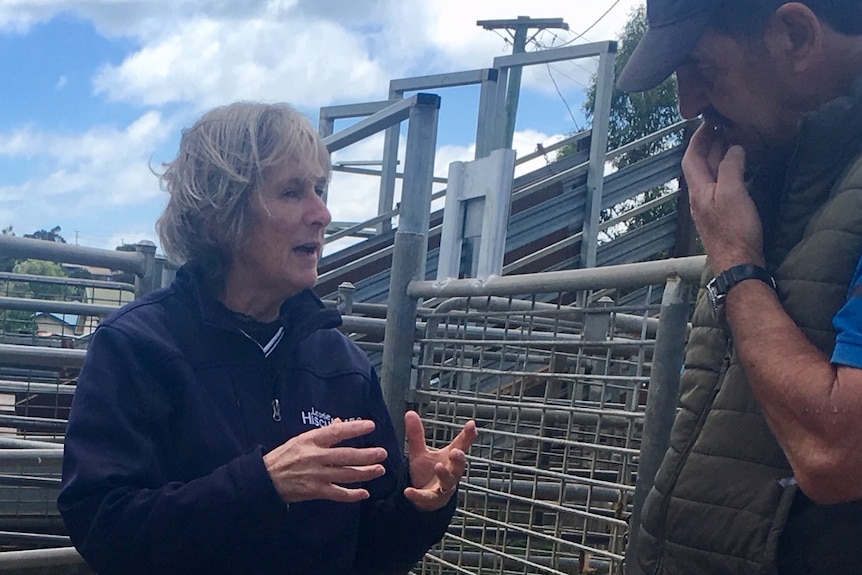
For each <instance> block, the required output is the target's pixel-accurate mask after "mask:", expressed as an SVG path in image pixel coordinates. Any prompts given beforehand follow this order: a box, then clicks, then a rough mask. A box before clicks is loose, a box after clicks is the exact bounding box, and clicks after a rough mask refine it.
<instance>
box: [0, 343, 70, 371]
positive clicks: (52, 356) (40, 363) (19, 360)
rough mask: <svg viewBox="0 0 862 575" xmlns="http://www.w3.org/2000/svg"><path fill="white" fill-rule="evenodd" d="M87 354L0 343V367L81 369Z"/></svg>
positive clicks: (60, 349) (52, 348) (61, 349)
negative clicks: (22, 366) (27, 366)
mask: <svg viewBox="0 0 862 575" xmlns="http://www.w3.org/2000/svg"><path fill="white" fill-rule="evenodd" d="M86 355H87V352H86V351H85V350H83V349H64V348H55V347H40V346H29V345H13V344H8V343H0V365H29V366H37V367H54V368H59V367H65V368H70V367H81V366H82V365H84V358H85V357H86Z"/></svg>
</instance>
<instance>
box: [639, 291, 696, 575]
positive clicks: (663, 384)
mask: <svg viewBox="0 0 862 575" xmlns="http://www.w3.org/2000/svg"><path fill="white" fill-rule="evenodd" d="M688 288H689V286H688V283H686V282H684V281H683V280H682V279H680V278H679V277H676V276H675V277H671V278H669V279H668V280H667V283H666V284H665V287H664V295H663V296H662V301H661V312H660V316H659V317H660V319H659V326H658V332H657V333H656V339H655V349H654V351H653V363H652V369H651V371H650V378H649V393H648V394H647V406H646V414H645V416H644V429H643V439H642V441H641V452H640V457H639V460H638V461H639V463H638V478H637V483H636V485H635V496H634V508H633V510H632V516H631V522H630V523H629V543H628V548H627V549H626V572H627V573H629V574H633V573H635V572H636V570H635V564H636V562H637V540H638V534H639V530H640V518H641V511H642V510H643V504H644V500H645V499H646V496H647V493H649V491H650V489H652V486H653V482H654V481H655V475H656V472H658V468H659V465H661V462H662V459H664V454H665V452H666V451H667V448H668V446H669V445H670V430H671V427H672V426H673V420H674V418H675V417H676V408H677V405H678V403H679V378H680V371H681V368H682V364H683V356H684V353H685V339H686V328H687V324H688V292H689V289H688Z"/></svg>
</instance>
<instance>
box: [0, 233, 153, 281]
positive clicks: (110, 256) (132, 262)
mask: <svg viewBox="0 0 862 575" xmlns="http://www.w3.org/2000/svg"><path fill="white" fill-rule="evenodd" d="M0 252H2V253H3V255H5V256H10V257H14V258H33V259H37V260H48V261H52V262H62V263H70V264H81V265H87V266H98V267H104V268H110V269H115V270H123V271H128V272H132V273H136V274H139V275H140V274H143V273H144V271H145V270H144V267H145V265H146V262H145V260H146V258H145V256H144V254H142V253H140V252H121V251H116V250H105V249H98V248H87V247H83V246H76V245H71V244H61V243H58V242H46V241H44V240H36V239H31V238H19V237H17V236H6V235H0Z"/></svg>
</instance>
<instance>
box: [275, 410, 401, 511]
mask: <svg viewBox="0 0 862 575" xmlns="http://www.w3.org/2000/svg"><path fill="white" fill-rule="evenodd" d="M372 431H374V422H373V421H371V420H367V419H362V420H357V421H346V422H345V421H341V420H340V419H336V420H335V421H333V422H332V424H330V425H327V426H326V427H321V428H318V429H312V430H311V431H306V432H305V433H301V434H299V435H297V436H296V437H294V438H292V439H290V440H289V441H286V442H285V443H282V444H281V445H279V446H278V447H276V448H275V449H273V450H272V451H270V452H269V453H267V454H266V455H264V456H263V462H264V465H266V470H267V471H268V472H269V476H270V478H271V479H272V483H273V485H274V486H275V489H276V491H278V494H279V495H280V496H281V498H282V499H283V500H284V501H285V502H286V503H296V502H297V501H307V500H310V499H328V500H330V501H342V502H347V503H350V502H355V501H361V500H363V499H367V498H368V497H369V494H368V491H367V490H366V489H361V488H359V489H350V488H347V487H343V485H342V484H349V483H362V482H365V481H371V480H372V479H376V478H377V477H380V476H381V475H383V474H384V473H385V472H386V469H385V468H384V467H383V465H382V463H383V461H385V460H386V450H385V449H383V448H382V447H365V448H356V447H338V444H339V443H341V442H342V441H345V440H347V439H352V438H354V437H360V436H363V435H367V434H369V433H371V432H372Z"/></svg>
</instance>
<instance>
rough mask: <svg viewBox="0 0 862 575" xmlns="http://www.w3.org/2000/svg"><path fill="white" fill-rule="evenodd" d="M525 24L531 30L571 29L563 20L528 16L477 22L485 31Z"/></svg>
mask: <svg viewBox="0 0 862 575" xmlns="http://www.w3.org/2000/svg"><path fill="white" fill-rule="evenodd" d="M524 23H528V24H529V25H530V28H555V29H558V30H568V29H569V25H568V24H566V23H565V22H564V21H563V19H562V18H530V17H528V16H519V17H518V18H517V19H516V20H477V21H476V26H481V27H482V28H484V29H485V30H496V29H498V28H512V27H514V26H518V25H520V24H524Z"/></svg>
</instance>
